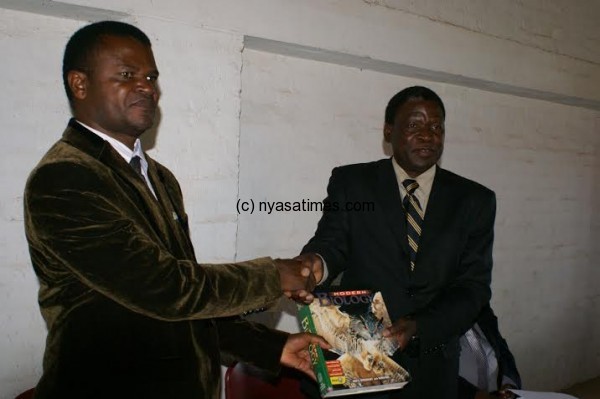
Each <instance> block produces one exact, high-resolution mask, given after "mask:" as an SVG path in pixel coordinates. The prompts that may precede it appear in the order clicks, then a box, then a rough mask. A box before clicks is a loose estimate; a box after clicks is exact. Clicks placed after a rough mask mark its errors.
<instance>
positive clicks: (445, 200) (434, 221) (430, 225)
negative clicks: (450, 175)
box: [415, 166, 454, 271]
mask: <svg viewBox="0 0 600 399" xmlns="http://www.w3.org/2000/svg"><path fill="white" fill-rule="evenodd" d="M436 168H437V170H436V173H435V178H434V180H433V185H432V186H431V192H430V193H429V201H428V202H427V209H426V212H425V219H424V220H423V227H422V228H423V232H422V233H421V237H420V239H419V252H421V251H423V253H427V251H428V250H427V247H428V246H430V245H431V243H432V242H435V241H436V236H437V235H438V234H439V233H440V232H442V231H444V225H445V224H446V220H447V218H448V211H449V209H451V208H452V207H449V206H448V204H449V203H451V202H452V201H453V198H454V192H453V191H452V189H451V188H450V187H449V186H448V181H447V176H446V171H444V170H443V169H442V168H440V167H439V166H436ZM418 261H419V254H418V253H417V266H416V268H415V271H416V270H417V269H418V267H419V262H418Z"/></svg>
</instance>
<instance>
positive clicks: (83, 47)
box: [62, 21, 152, 102]
mask: <svg viewBox="0 0 600 399" xmlns="http://www.w3.org/2000/svg"><path fill="white" fill-rule="evenodd" d="M106 36H120V37H130V38H132V39H135V40H137V41H139V42H140V43H142V44H144V45H146V46H148V47H151V46H152V45H151V43H150V39H148V36H146V34H145V33H144V32H142V31H141V30H140V29H138V28H136V27H135V26H133V25H129V24H126V23H125V22H118V21H102V22H96V23H93V24H90V25H86V26H84V27H83V28H81V29H79V30H78V31H77V32H75V33H74V34H73V36H71V38H70V39H69V41H68V42H67V45H66V47H65V54H64V57H63V68H62V73H63V84H64V86H65V90H66V92H67V98H68V99H69V102H71V101H72V100H73V93H71V89H70V88H69V82H68V78H67V77H68V74H69V71H82V72H87V71H89V69H90V65H89V63H90V60H91V59H92V56H93V54H94V52H95V51H96V50H98V48H99V47H100V45H101V43H102V38H103V37H106Z"/></svg>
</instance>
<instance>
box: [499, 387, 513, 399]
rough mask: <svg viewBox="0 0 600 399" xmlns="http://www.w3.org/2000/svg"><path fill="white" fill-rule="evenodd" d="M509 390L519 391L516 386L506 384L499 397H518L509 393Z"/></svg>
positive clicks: (506, 398)
mask: <svg viewBox="0 0 600 399" xmlns="http://www.w3.org/2000/svg"><path fill="white" fill-rule="evenodd" d="M509 389H517V387H516V386H514V385H512V384H504V385H502V387H501V388H500V390H499V391H498V397H499V398H501V399H514V398H516V397H517V395H515V394H514V393H512V392H511V391H509Z"/></svg>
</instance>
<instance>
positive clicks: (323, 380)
mask: <svg viewBox="0 0 600 399" xmlns="http://www.w3.org/2000/svg"><path fill="white" fill-rule="evenodd" d="M298 313H299V315H300V324H301V325H302V330H303V331H304V332H308V333H313V334H316V329H315V324H314V322H313V319H312V315H311V313H310V307H309V306H308V305H303V306H300V311H299V312H298ZM309 353H310V360H311V362H312V366H313V370H314V372H315V375H316V376H317V382H318V383H319V390H320V391H321V396H323V397H325V396H326V395H327V393H329V392H330V391H332V390H333V386H332V384H331V378H329V372H328V371H327V364H326V363H325V356H324V355H323V350H322V349H321V347H320V346H319V345H315V344H311V345H310V346H309Z"/></svg>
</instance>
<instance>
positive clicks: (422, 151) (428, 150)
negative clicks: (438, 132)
mask: <svg viewBox="0 0 600 399" xmlns="http://www.w3.org/2000/svg"><path fill="white" fill-rule="evenodd" d="M413 152H414V153H415V154H417V155H418V156H420V157H430V156H432V155H435V154H437V150H436V149H435V148H432V147H423V148H415V149H414V150H413Z"/></svg>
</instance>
